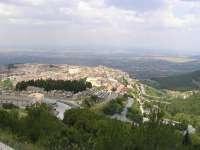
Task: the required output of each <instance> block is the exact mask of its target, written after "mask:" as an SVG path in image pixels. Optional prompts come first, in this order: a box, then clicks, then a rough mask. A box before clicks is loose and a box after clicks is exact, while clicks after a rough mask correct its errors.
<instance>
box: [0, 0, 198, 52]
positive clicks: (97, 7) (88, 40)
mask: <svg viewBox="0 0 200 150" xmlns="http://www.w3.org/2000/svg"><path fill="white" fill-rule="evenodd" d="M199 36H200V0H0V47H7V48H19V47H29V48H35V47H38V48H40V47H41V48H44V47H46V48H59V47H69V48H72V47H73V48H77V49H88V48H96V49H98V48H99V49H100V48H108V49H109V48H111V47H112V48H114V49H126V48H130V49H131V48H133V49H134V48H144V49H160V50H178V51H188V52H190V51H191V52H192V51H199V52H200V38H199ZM1 51H2V50H1Z"/></svg>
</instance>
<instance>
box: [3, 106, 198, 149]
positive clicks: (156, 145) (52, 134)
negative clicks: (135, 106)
mask: <svg viewBox="0 0 200 150" xmlns="http://www.w3.org/2000/svg"><path fill="white" fill-rule="evenodd" d="M20 111H21V110H20V109H17V108H13V109H10V110H7V109H3V108H1V109H0V120H1V122H0V140H1V141H2V142H4V143H7V144H9V145H11V146H13V147H14V148H15V149H16V150H27V149H29V150H195V149H198V148H199V147H198V145H192V141H191V139H190V135H189V134H186V135H185V136H184V135H183V134H182V133H181V132H180V131H178V130H176V129H174V127H173V126H170V125H163V124H162V123H161V122H160V119H161V118H159V117H158V116H160V115H158V114H154V115H152V116H153V117H151V120H150V122H148V123H141V124H140V126H134V125H131V124H126V123H122V122H120V121H117V120H112V119H109V118H107V117H105V116H104V115H98V114H95V113H93V112H91V111H89V110H87V109H75V110H69V111H66V112H65V115H64V119H63V120H59V119H57V118H56V117H55V116H54V115H53V114H52V109H51V108H50V107H49V106H47V105H45V104H42V105H33V106H31V107H29V108H26V110H25V112H23V113H22V112H20ZM1 135H4V139H3V138H2V136H1ZM5 135H6V136H5ZM5 137H9V138H7V139H5ZM27 144H28V148H27Z"/></svg>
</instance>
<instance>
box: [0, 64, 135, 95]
mask: <svg viewBox="0 0 200 150" xmlns="http://www.w3.org/2000/svg"><path fill="white" fill-rule="evenodd" d="M1 76H2V79H3V80H4V79H7V78H9V79H10V80H11V81H12V83H13V85H14V86H15V85H16V84H17V83H18V82H21V81H24V80H25V81H27V80H32V79H34V80H37V79H53V80H78V79H81V78H86V79H87V81H88V82H91V83H92V85H93V86H94V87H103V88H104V89H106V90H107V91H110V92H111V91H115V92H117V93H125V92H126V91H127V89H128V88H127V86H128V87H129V88H130V87H131V86H132V84H134V83H135V80H133V79H131V78H130V77H129V75H128V74H127V73H126V72H122V71H120V70H117V69H112V68H107V67H104V66H98V67H85V66H71V65H66V64H60V65H47V64H16V65H15V67H14V68H12V69H11V70H10V71H9V74H8V73H6V74H1ZM124 79H125V80H127V81H128V83H129V85H124V84H123V82H122V81H123V80H124Z"/></svg>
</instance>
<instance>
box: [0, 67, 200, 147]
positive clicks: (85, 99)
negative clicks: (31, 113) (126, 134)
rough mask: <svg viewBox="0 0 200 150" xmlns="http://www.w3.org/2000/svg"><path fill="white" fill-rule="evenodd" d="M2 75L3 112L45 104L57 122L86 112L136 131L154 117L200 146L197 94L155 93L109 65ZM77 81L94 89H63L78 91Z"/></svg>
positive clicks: (19, 70)
mask: <svg viewBox="0 0 200 150" xmlns="http://www.w3.org/2000/svg"><path fill="white" fill-rule="evenodd" d="M0 76H1V84H0V89H1V92H0V102H1V105H2V107H3V108H4V106H5V108H7V106H6V104H9V105H11V106H9V107H12V105H14V106H16V107H18V108H19V109H20V110H23V111H22V112H23V114H24V113H25V114H26V109H25V108H26V107H32V105H33V106H34V105H37V104H46V105H48V106H50V107H52V108H53V114H54V116H56V117H57V118H58V119H59V120H63V119H65V111H66V112H67V111H70V110H79V109H87V110H89V111H91V112H93V113H95V114H97V115H103V116H105V117H106V118H111V120H118V121H120V122H124V123H127V124H130V125H132V126H135V127H138V126H139V127H140V126H142V125H143V124H145V123H148V122H151V121H152V119H153V118H152V117H153V116H152V115H155V114H156V115H159V117H160V118H157V119H160V120H159V121H160V123H161V124H163V125H166V126H172V127H173V128H174V129H175V130H176V131H178V132H179V133H184V134H185V133H186V132H187V133H188V134H190V136H191V138H192V141H193V143H194V144H195V145H198V144H199V142H198V141H199V140H200V119H199V115H200V114H199V111H198V108H199V101H198V99H199V98H200V96H199V91H197V90H196V91H195V92H190V91H187V92H178V91H172V90H162V89H156V88H153V87H151V86H149V85H146V84H144V83H141V82H140V81H139V80H137V79H136V78H131V77H130V76H129V74H128V73H126V72H123V71H121V70H118V69H113V68H108V67H105V66H97V67H86V66H78V65H66V64H51V65H48V64H13V65H12V66H10V68H9V69H5V68H4V70H3V71H2V72H1V74H0ZM65 81H66V82H65ZM79 82H80V83H85V84H86V85H87V84H88V83H91V87H90V86H89V87H86V88H84V89H83V90H80V91H77V92H75V91H73V90H72V89H70V88H67V89H65V88H66V86H69V85H68V84H72V83H78V84H77V85H76V89H77V88H78V87H77V86H78V85H79V86H80V84H79ZM58 83H59V84H60V85H59V84H58ZM26 84H27V85H26ZM51 84H54V86H52V85H51ZM62 84H65V86H62ZM22 85H26V86H25V88H19V87H22ZM46 85H47V86H46ZM74 86H75V85H74ZM46 87H48V89H49V90H48V89H46ZM49 87H52V89H51V88H49ZM56 87H60V88H59V89H56ZM62 87H65V88H63V89H62ZM69 87H70V86H69ZM71 88H72V86H71ZM70 90H71V91H70ZM24 109H25V112H24ZM157 117H158V116H157ZM154 119H156V118H154ZM157 119H156V120H154V121H158V120H157Z"/></svg>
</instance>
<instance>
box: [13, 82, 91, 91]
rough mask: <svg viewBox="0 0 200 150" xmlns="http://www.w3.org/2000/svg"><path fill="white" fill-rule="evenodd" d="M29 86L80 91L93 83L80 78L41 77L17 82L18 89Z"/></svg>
mask: <svg viewBox="0 0 200 150" xmlns="http://www.w3.org/2000/svg"><path fill="white" fill-rule="evenodd" d="M28 86H34V87H40V88H44V90H45V91H51V90H63V91H71V92H74V93H78V92H81V91H84V90H86V89H87V88H91V87H92V84H91V83H90V82H86V80H85V79H80V80H73V81H71V80H52V79H47V80H43V79H39V80H29V81H22V82H19V83H17V85H16V90H17V91H23V90H26V89H27V87H28Z"/></svg>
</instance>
